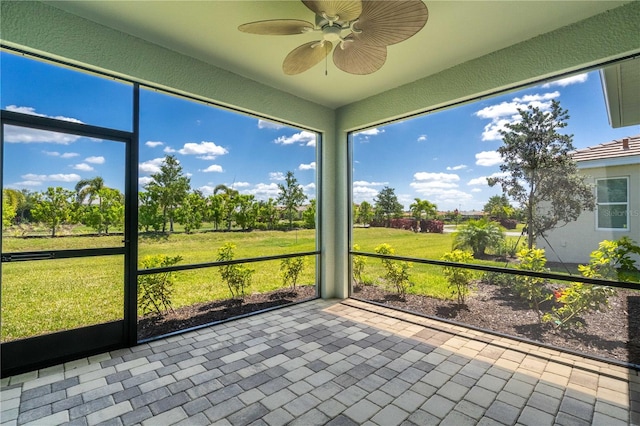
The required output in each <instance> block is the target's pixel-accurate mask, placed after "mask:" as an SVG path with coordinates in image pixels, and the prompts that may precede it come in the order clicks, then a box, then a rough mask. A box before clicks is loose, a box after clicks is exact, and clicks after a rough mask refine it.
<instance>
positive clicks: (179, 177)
mask: <svg viewBox="0 0 640 426" xmlns="http://www.w3.org/2000/svg"><path fill="white" fill-rule="evenodd" d="M151 179H153V180H152V181H151V182H150V183H149V184H147V186H146V187H145V189H146V190H147V191H149V192H152V193H154V197H155V198H156V199H157V200H158V203H159V205H160V209H161V211H162V232H165V231H166V226H167V221H169V232H173V222H174V219H175V210H176V209H177V208H178V206H179V205H180V203H182V200H184V198H185V197H186V196H187V193H188V192H189V189H190V185H189V182H190V180H189V178H188V177H186V176H184V175H183V174H182V166H181V165H180V162H179V161H178V160H177V159H176V157H175V156H173V155H167V156H166V157H165V158H164V161H163V162H162V165H161V166H160V172H159V173H154V174H152V175H151Z"/></svg>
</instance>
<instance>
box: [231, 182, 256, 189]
mask: <svg viewBox="0 0 640 426" xmlns="http://www.w3.org/2000/svg"><path fill="white" fill-rule="evenodd" d="M227 186H228V187H230V188H248V187H250V186H251V184H250V183H249V182H234V183H232V184H231V185H227Z"/></svg>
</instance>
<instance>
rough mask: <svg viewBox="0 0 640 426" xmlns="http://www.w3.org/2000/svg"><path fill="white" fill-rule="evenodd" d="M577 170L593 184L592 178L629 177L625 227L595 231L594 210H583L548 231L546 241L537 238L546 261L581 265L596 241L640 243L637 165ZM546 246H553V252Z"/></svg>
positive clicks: (639, 182)
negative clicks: (558, 226)
mask: <svg viewBox="0 0 640 426" xmlns="http://www.w3.org/2000/svg"><path fill="white" fill-rule="evenodd" d="M580 172H581V173H582V174H584V175H585V176H588V178H587V182H588V183H589V184H590V185H594V186H595V183H596V179H601V178H612V177H627V178H629V187H628V191H629V207H628V212H627V214H628V216H627V220H628V222H627V224H628V227H627V229H626V230H615V231H611V230H599V229H597V224H596V211H592V212H591V211H585V212H583V213H582V214H581V215H580V217H579V218H578V220H577V221H575V222H570V223H568V224H567V225H565V226H563V227H561V228H557V229H553V230H551V231H549V232H548V234H547V236H546V237H547V240H548V242H546V241H544V239H538V241H537V245H538V247H539V248H544V249H545V252H546V256H547V259H548V260H549V261H558V260H559V259H560V260H562V261H563V262H568V263H582V264H585V263H588V262H589V255H590V254H591V252H592V251H593V250H596V249H597V248H598V244H599V243H600V241H603V240H617V239H619V238H622V237H629V238H631V239H633V240H635V241H636V242H640V164H630V165H624V166H612V167H598V168H587V169H585V168H582V169H581V170H580ZM594 191H595V189H594ZM594 193H595V192H594ZM549 246H551V247H553V250H555V253H554V252H553V251H552V250H551V249H550V247H549ZM558 258H559V259H558Z"/></svg>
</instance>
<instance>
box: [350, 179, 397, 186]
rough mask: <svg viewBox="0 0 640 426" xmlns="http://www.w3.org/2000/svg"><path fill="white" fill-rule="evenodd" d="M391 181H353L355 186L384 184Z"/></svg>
mask: <svg viewBox="0 0 640 426" xmlns="http://www.w3.org/2000/svg"><path fill="white" fill-rule="evenodd" d="M388 184H389V182H367V181H366V180H357V181H355V182H353V186H384V185H388Z"/></svg>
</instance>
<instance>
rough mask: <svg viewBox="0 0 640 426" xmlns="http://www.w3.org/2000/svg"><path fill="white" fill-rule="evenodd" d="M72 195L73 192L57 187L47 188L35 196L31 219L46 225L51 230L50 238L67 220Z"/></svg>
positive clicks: (69, 213) (69, 214)
mask: <svg viewBox="0 0 640 426" xmlns="http://www.w3.org/2000/svg"><path fill="white" fill-rule="evenodd" d="M73 195H74V193H73V191H69V190H68V189H64V188H62V187H59V186H58V187H56V188H53V187H49V188H47V190H46V191H45V192H43V193H39V194H37V195H36V200H37V201H36V206H35V207H34V209H33V218H34V220H36V221H38V222H42V223H44V224H46V225H47V226H48V227H49V229H51V236H52V237H55V236H56V230H57V229H58V227H59V226H60V225H61V224H63V223H65V222H67V221H68V220H69V217H70V216H71V198H72V197H73Z"/></svg>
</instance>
